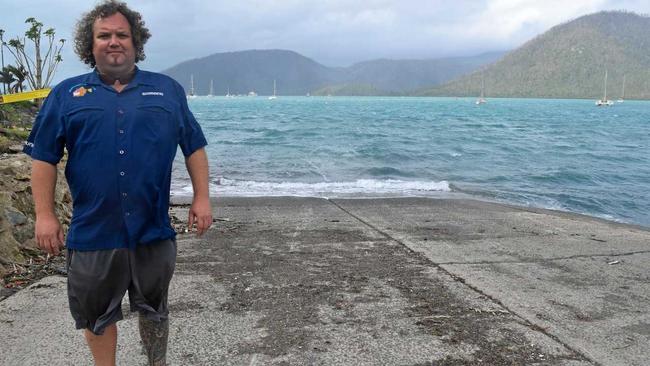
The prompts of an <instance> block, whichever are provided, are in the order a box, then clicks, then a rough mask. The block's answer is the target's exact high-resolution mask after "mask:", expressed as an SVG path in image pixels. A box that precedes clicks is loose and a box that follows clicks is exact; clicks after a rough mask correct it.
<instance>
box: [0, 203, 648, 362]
mask: <svg viewBox="0 0 650 366" xmlns="http://www.w3.org/2000/svg"><path fill="white" fill-rule="evenodd" d="M214 207H215V218H216V219H217V220H216V222H215V226H214V227H213V228H211V229H210V231H209V232H208V233H207V234H206V235H204V236H203V237H201V238H196V237H195V236H193V235H190V234H183V235H179V237H178V263H177V267H176V274H175V277H174V280H173V282H172V288H171V292H170V311H171V321H170V322H171V323H170V339H171V340H170V345H169V357H168V359H169V362H170V364H172V365H355V366H356V365H571V366H578V365H649V364H650V232H649V231H648V230H647V229H644V228H639V227H634V226H629V225H622V224H616V223H611V222H606V221H603V220H598V219H594V218H589V217H584V216H579V215H573V214H566V213H559V212H554V211H547V210H533V209H524V208H519V207H512V206H505V205H500V204H494V203H486V202H479V201H471V200H460V199H450V200H446V199H425V198H393V199H357V200H343V199H331V200H327V199H317V198H223V199H218V200H217V201H215V206H214ZM173 214H174V216H177V217H178V218H182V219H184V218H185V217H186V216H187V207H184V206H182V205H180V206H176V207H174V208H173ZM127 301H128V300H126V299H125V301H124V303H123V305H124V313H125V319H124V320H123V321H121V322H120V323H119V329H120V335H119V345H118V364H120V365H143V364H146V359H145V357H144V356H143V355H142V353H141V351H140V350H141V346H140V344H139V340H138V336H137V334H138V333H137V319H136V318H137V316H135V315H134V314H129V313H128V310H127V309H128V307H127V306H128V303H127ZM0 349H1V352H0V364H2V365H43V364H49V365H87V364H91V357H90V353H89V351H88V350H87V349H86V347H85V345H84V342H83V337H82V335H81V333H80V332H79V331H76V330H74V327H73V322H72V319H71V317H70V315H69V312H68V307H67V297H66V291H65V278H63V277H48V278H46V279H43V280H41V281H40V282H38V283H35V284H33V285H32V286H30V287H29V288H27V289H25V290H22V291H20V292H18V293H16V294H14V295H13V296H11V297H9V298H7V299H5V300H3V301H2V302H0Z"/></svg>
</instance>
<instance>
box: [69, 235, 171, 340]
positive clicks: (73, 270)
mask: <svg viewBox="0 0 650 366" xmlns="http://www.w3.org/2000/svg"><path fill="white" fill-rule="evenodd" d="M175 266H176V241H175V240H174V239H167V240H162V241H159V242H155V243H150V244H147V245H139V246H137V247H136V249H135V250H129V249H126V248H125V249H107V250H95V251H79V250H71V249H69V250H68V258H67V268H68V300H69V305H70V312H71V313H72V317H73V318H74V320H75V324H76V327H77V329H88V330H90V331H92V332H93V333H94V334H102V333H103V332H104V329H105V328H106V327H107V326H109V325H111V324H113V323H115V322H117V321H118V320H121V319H122V318H123V315H122V298H124V294H125V293H126V292H127V291H128V292H129V303H130V305H131V311H138V312H140V314H142V315H143V316H145V317H147V318H148V319H151V320H154V321H160V320H162V319H166V318H167V316H168V310H167V293H168V290H169V282H170V281H171V279H172V276H173V274H174V267H175Z"/></svg>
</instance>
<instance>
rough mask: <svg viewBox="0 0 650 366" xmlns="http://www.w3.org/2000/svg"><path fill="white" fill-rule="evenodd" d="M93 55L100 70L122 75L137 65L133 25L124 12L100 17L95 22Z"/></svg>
mask: <svg viewBox="0 0 650 366" xmlns="http://www.w3.org/2000/svg"><path fill="white" fill-rule="evenodd" d="M93 56H94V57H95V64H96V65H97V68H98V69H99V71H100V72H102V73H105V74H109V75H113V76H121V75H123V74H125V73H128V72H129V71H131V70H132V69H133V66H134V65H135V48H134V47H133V38H132V37H131V27H130V26H129V21H128V20H126V18H125V17H124V15H122V13H115V14H113V15H111V16H108V17H106V18H98V19H97V20H95V24H93Z"/></svg>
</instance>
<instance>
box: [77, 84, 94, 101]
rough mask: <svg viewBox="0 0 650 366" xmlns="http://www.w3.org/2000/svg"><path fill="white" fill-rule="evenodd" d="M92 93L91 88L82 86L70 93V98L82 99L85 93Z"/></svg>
mask: <svg viewBox="0 0 650 366" xmlns="http://www.w3.org/2000/svg"><path fill="white" fill-rule="evenodd" d="M92 92H93V88H85V87H83V86H80V87H78V88H77V89H75V90H74V91H73V92H72V96H73V97H75V98H76V97H83V96H84V95H86V93H92Z"/></svg>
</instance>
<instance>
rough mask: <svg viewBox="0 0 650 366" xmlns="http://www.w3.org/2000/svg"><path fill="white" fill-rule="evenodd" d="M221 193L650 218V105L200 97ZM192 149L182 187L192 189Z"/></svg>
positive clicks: (196, 104)
mask: <svg viewBox="0 0 650 366" xmlns="http://www.w3.org/2000/svg"><path fill="white" fill-rule="evenodd" d="M189 105H190V109H191V110H192V111H193V112H194V114H195V116H196V118H197V120H198V121H199V123H200V124H201V126H202V128H203V131H204V133H205V135H206V137H207V139H208V142H209V146H208V147H207V151H208V156H209V158H210V165H211V190H212V194H213V196H215V197H219V196H316V197H330V198H332V197H386V196H389V197H392V196H427V197H447V196H458V195H461V196H470V197H476V198H479V199H487V200H492V201H500V202H507V203H512V204H517V205H523V206H531V207H542V208H551V209H559V210H565V211H571V212H577V213H583V214H588V215H592V216H597V217H601V218H606V219H611V220H616V221H621V222H627V223H634V224H640V225H644V226H650V102H641V101H625V102H624V103H617V104H616V105H615V106H613V107H609V108H598V107H595V106H594V102H593V101H591V100H549V99H544V100H542V99H490V100H489V101H488V103H487V104H484V105H481V106H477V105H475V104H474V99H470V98H378V97H368V98H365V97H349V98H348V97H330V98H328V97H279V98H278V99H276V100H268V99H267V98H265V97H253V98H251V97H238V98H225V97H213V98H208V97H198V98H195V99H191V100H189ZM184 169H185V168H184V164H183V162H182V154H180V153H179V154H178V155H177V161H176V164H175V166H174V180H173V182H172V194H173V195H191V184H190V182H189V178H188V176H187V173H185V172H184Z"/></svg>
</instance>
